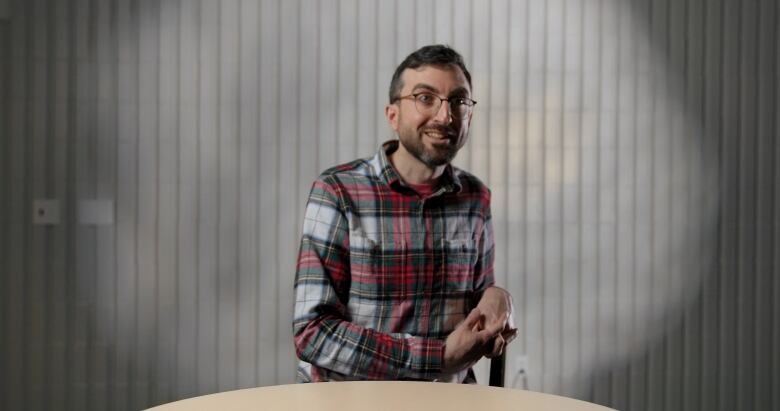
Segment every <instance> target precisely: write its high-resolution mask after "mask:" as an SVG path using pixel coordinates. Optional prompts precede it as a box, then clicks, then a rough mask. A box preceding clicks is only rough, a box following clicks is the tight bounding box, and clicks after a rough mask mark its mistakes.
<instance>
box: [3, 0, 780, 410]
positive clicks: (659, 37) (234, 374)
mask: <svg viewBox="0 0 780 411" xmlns="http://www.w3.org/2000/svg"><path fill="white" fill-rule="evenodd" d="M779 21H780V6H778V5H777V3H776V1H774V0H715V1H706V0H684V1H673V0H583V1H573V0H547V1H544V0H492V1H476V0H435V1H423V0H397V1H381V0H367V1H362V0H360V1H358V0H321V1H317V0H290V1H287V0H285V1H281V0H224V1H218V0H199V1H186V0H160V1H157V0H135V1H131V0H109V1H102V0H72V1H54V0H34V1H23V0H9V1H7V2H6V1H0V62H1V64H0V267H1V268H0V301H2V304H0V324H1V326H2V331H0V370H2V371H0V408H2V409H8V410H21V409H32V410H37V409H72V410H89V409H95V410H103V409H116V410H133V409H139V408H145V407H148V406H151V405H155V404H160V403H164V402H168V401H172V400H176V399H180V398H185V397H191V396H195V395H200V394H206V393H212V392H217V391H225V390H230V389H237V388H245V387H253V386H265V385H272V384H281V383H289V382H292V381H293V378H294V367H295V358H294V350H293V346H292V342H291V338H292V336H291V316H292V291H293V290H292V285H293V279H294V270H295V258H296V255H297V248H298V241H299V235H300V230H301V218H302V213H303V208H304V205H305V204H304V202H305V200H306V196H307V194H308V191H309V188H310V184H311V182H312V181H313V179H314V178H315V177H316V175H317V173H318V172H320V171H322V170H323V169H325V168H327V167H329V166H331V165H335V164H337V163H341V162H345V161H349V160H352V159H354V158H356V157H358V156H361V157H362V156H368V155H371V154H372V153H373V152H374V151H375V150H376V148H377V147H378V145H379V144H380V143H381V142H383V141H385V140H387V139H389V138H391V137H392V135H391V132H390V129H389V127H388V126H387V125H386V120H385V119H384V116H383V108H384V105H385V104H386V99H387V87H388V85H389V81H390V77H391V75H392V72H393V70H394V68H395V66H396V65H397V64H398V63H399V62H400V60H401V59H403V57H404V56H405V55H407V54H408V53H409V52H410V51H412V50H413V49H414V48H416V47H418V46H421V45H424V44H429V43H434V42H436V43H447V44H451V45H453V46H454V47H455V48H456V49H458V50H459V51H461V52H462V54H463V55H464V57H465V59H466V62H467V65H468V66H469V67H470V69H471V72H472V75H473V79H474V98H475V99H476V100H478V101H479V104H478V105H477V106H476V111H475V114H474V123H473V127H472V135H471V140H470V141H469V143H468V145H467V146H466V148H465V149H464V150H463V151H462V152H461V153H460V154H459V156H458V158H457V159H456V160H455V163H456V164H457V165H459V166H461V167H463V168H466V169H468V170H470V171H472V172H474V173H475V174H477V175H478V176H479V177H481V178H482V179H483V180H484V181H485V182H487V183H488V184H489V185H490V187H491V188H492V192H493V217H494V221H495V228H496V243H497V253H496V277H497V280H498V282H499V284H501V285H504V286H505V287H507V288H508V289H509V290H510V291H511V292H512V294H513V295H514V297H515V304H516V323H517V325H518V326H519V328H520V330H521V334H520V337H519V338H518V340H517V341H516V342H515V343H514V344H513V345H512V346H511V347H510V349H509V354H508V362H507V378H506V380H507V382H508V384H507V385H511V386H513V387H518V388H529V389H533V390H538V391H545V392H550V393H557V394H562V395H567V396H572V397H577V398H581V399H584V400H588V401H594V402H598V403H602V404H605V405H610V406H613V407H615V408H618V409H630V410H718V409H719V410H733V409H740V410H743V409H744V410H750V409H755V410H769V409H778V408H780V394H779V393H780V374H779V373H780V371H779V370H780V304H778V303H777V302H776V300H777V299H778V298H780V260H779V258H780V257H778V256H780V198H778V195H780V190H779V189H778V188H779V187H778V182H780V163H779V162H778V160H780V144H778V143H777V139H778V138H779V137H780V131H778V130H779V128H778V126H779V125H780V124H779V123H780V104H778V96H780V81H778V80H780V52H778V51H779V49H780V29H778V27H780V25H779V24H778V22H779ZM34 199H58V200H59V201H60V204H61V206H62V207H61V210H60V211H61V219H62V221H61V223H60V224H58V225H53V226H41V225H33V224H32V217H31V214H32V202H33V200H34ZM94 199H98V200H110V201H112V202H113V203H112V204H113V223H110V224H86V223H84V222H83V221H82V219H81V217H80V209H79V207H80V204H82V202H83V201H85V200H94ZM522 357H525V358H526V359H527V367H526V368H525V372H524V373H520V372H519V371H520V370H519V369H518V365H519V364H520V363H521V362H523V361H518V358H522ZM486 367H487V364H486V363H485V362H483V363H480V364H479V366H478V371H479V372H478V373H479V374H480V376H481V379H482V380H483V381H484V380H485V378H486Z"/></svg>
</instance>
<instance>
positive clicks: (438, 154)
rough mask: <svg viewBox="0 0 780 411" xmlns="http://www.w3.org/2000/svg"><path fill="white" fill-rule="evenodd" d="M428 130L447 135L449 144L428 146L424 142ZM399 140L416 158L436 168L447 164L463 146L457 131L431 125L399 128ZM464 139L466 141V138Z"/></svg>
mask: <svg viewBox="0 0 780 411" xmlns="http://www.w3.org/2000/svg"><path fill="white" fill-rule="evenodd" d="M426 132H435V133H439V134H443V135H445V136H447V137H446V138H447V140H449V144H446V145H445V144H441V145H434V146H433V147H426V146H425V143H424V142H423V138H425V137H424V134H425V133H426ZM398 140H399V141H400V143H401V145H403V146H404V149H406V151H408V152H409V154H411V155H412V156H414V158H416V159H417V160H419V161H420V162H421V163H423V164H425V165H426V166H428V167H429V168H436V167H438V166H442V165H445V164H447V163H449V162H450V161H452V160H453V159H454V158H455V155H456V154H458V150H460V148H461V147H462V144H461V141H460V139H459V138H458V134H457V132H455V131H453V130H452V129H450V128H448V127H441V126H438V127H437V126H429V127H424V128H421V129H420V130H419V131H417V130H412V129H408V128H401V129H400V130H398ZM463 141H466V139H465V138H464V139H463Z"/></svg>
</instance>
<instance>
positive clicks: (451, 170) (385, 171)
mask: <svg viewBox="0 0 780 411" xmlns="http://www.w3.org/2000/svg"><path fill="white" fill-rule="evenodd" d="M398 144H399V142H398V140H390V141H386V142H384V143H383V144H382V146H381V147H380V148H379V151H377V153H376V155H374V158H373V159H372V160H373V161H371V163H372V164H373V166H374V173H376V175H377V176H378V177H379V178H380V179H381V180H382V181H384V182H385V184H387V185H388V186H390V187H391V188H397V187H398V186H403V187H406V186H407V185H406V184H405V183H404V182H403V180H402V179H401V176H400V175H399V174H398V172H397V171H396V170H395V167H393V164H392V163H391V162H390V159H389V158H388V156H389V155H390V154H392V153H393V152H394V151H395V150H397V149H398ZM456 171H457V169H456V168H455V167H453V166H452V164H447V166H446V167H445V168H444V173H443V174H442V176H441V184H440V185H439V187H441V188H443V189H444V191H443V192H445V193H450V192H454V193H459V192H460V190H461V189H462V188H463V186H462V185H461V182H460V178H458V175H457V172H456ZM437 191H438V190H437Z"/></svg>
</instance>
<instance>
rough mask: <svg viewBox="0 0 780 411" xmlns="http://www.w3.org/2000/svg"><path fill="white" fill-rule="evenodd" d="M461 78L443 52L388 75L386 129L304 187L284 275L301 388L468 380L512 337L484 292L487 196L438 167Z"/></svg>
mask: <svg viewBox="0 0 780 411" xmlns="http://www.w3.org/2000/svg"><path fill="white" fill-rule="evenodd" d="M475 103H476V102H475V101H474V100H472V99H471V75H470V74H469V72H468V70H467V69H466V67H465V65H464V63H463V59H462V58H461V56H460V55H459V54H458V53H457V52H455V51H454V50H452V49H451V48H449V47H446V46H440V45H435V46H426V47H423V48H421V49H419V50H417V51H415V52H414V53H412V54H411V55H409V56H408V57H407V58H406V59H405V60H404V61H403V62H402V63H401V65H400V66H398V68H397V69H396V71H395V74H394V75H393V79H392V82H391V84H390V102H389V104H388V105H387V106H386V107H385V116H386V117H387V121H388V123H389V124H390V127H391V128H392V129H393V130H394V131H395V132H396V134H397V135H398V140H393V141H390V142H387V143H385V144H383V145H382V147H381V149H380V150H379V152H378V153H377V154H376V155H375V156H373V157H372V158H367V159H360V160H356V161H353V162H350V163H347V164H344V165H340V166H336V167H334V168H331V169H329V170H327V171H325V172H323V173H322V175H320V177H319V178H318V179H317V181H315V182H314V185H313V187H312V191H311V194H310V196H309V202H308V204H307V207H306V213H305V218H304V224H303V236H302V239H301V247H300V254H299V257H298V268H297V273H296V279H295V318H294V320H293V332H294V340H295V346H296V352H297V355H298V357H299V358H300V359H301V362H300V364H299V366H298V374H297V378H298V380H299V381H301V382H310V381H330V380H356V379H381V380H388V379H411V380H431V381H434V380H435V381H455V382H474V381H475V380H474V374H473V372H472V371H471V366H472V365H473V364H474V363H475V362H477V361H478V360H479V359H480V358H482V357H483V356H488V357H492V356H496V355H500V354H501V352H502V351H503V349H504V346H505V345H506V344H507V343H508V342H509V341H511V340H512V339H513V338H514V336H515V335H516V333H517V330H516V329H515V328H514V325H513V322H512V319H511V311H512V307H511V297H510V296H509V294H508V293H507V292H506V291H504V290H502V289H500V288H497V287H494V286H493V231H492V226H491V224H492V223H491V216H490V191H489V190H488V189H487V187H485V186H484V185H483V184H482V183H481V182H480V181H479V180H478V179H477V178H476V177H474V176H472V175H471V174H469V173H467V172H465V171H462V170H459V169H457V168H455V167H453V166H452V165H451V164H450V161H451V160H452V159H453V158H454V157H455V154H456V153H457V152H458V150H460V148H461V147H463V145H464V144H465V143H466V141H467V139H468V136H469V126H470V125H471V117H472V109H473V106H474V104H475Z"/></svg>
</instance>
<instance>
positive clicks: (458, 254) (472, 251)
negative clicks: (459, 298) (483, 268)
mask: <svg viewBox="0 0 780 411" xmlns="http://www.w3.org/2000/svg"><path fill="white" fill-rule="evenodd" d="M442 254H443V255H444V266H443V272H444V282H445V287H444V289H445V291H446V292H447V293H448V294H464V293H465V294H470V293H471V292H472V291H473V290H474V267H475V266H476V264H477V241H476V240H474V239H472V238H462V239H444V240H442Z"/></svg>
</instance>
